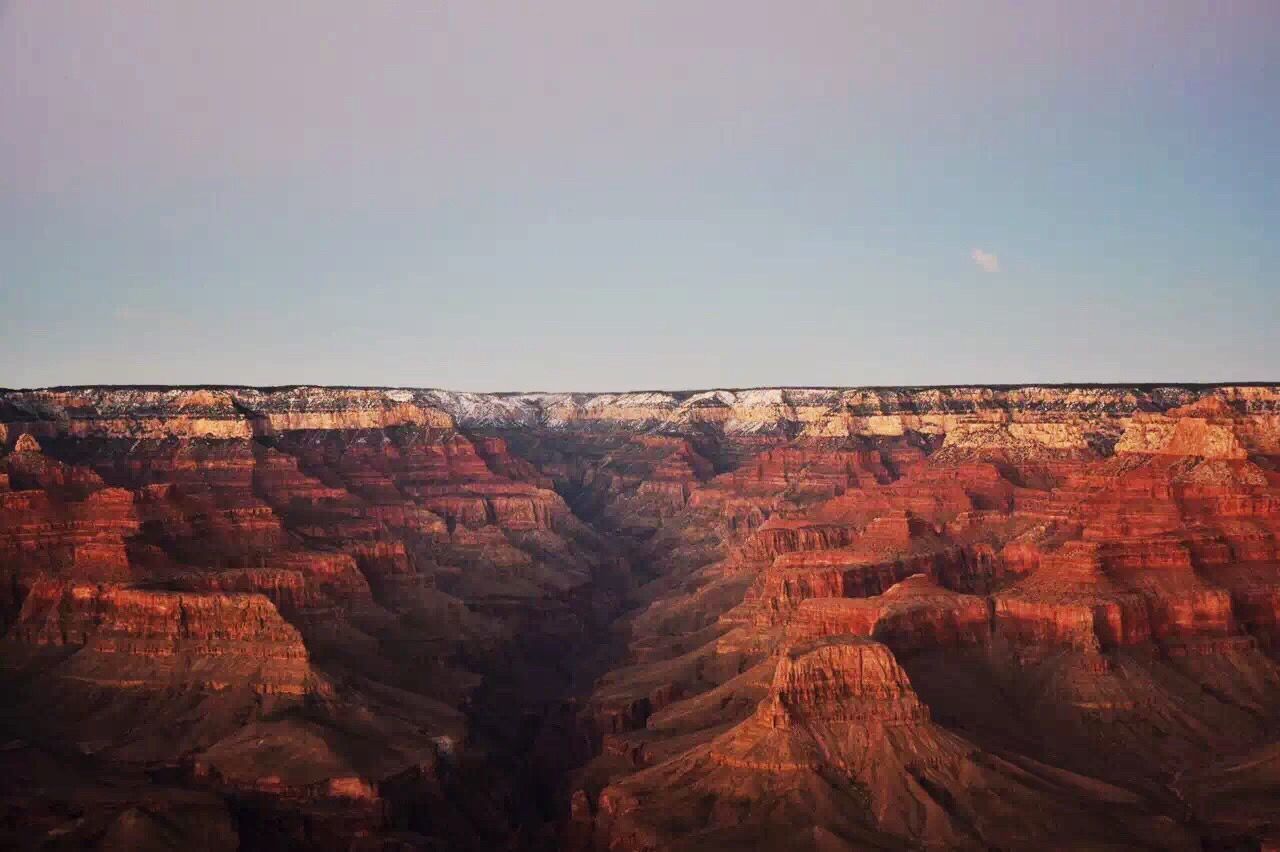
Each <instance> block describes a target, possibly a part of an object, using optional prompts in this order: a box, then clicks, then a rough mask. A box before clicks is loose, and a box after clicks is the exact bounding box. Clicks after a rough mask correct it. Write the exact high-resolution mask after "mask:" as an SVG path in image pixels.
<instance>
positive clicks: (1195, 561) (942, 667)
mask: <svg viewBox="0 0 1280 852" xmlns="http://www.w3.org/2000/svg"><path fill="white" fill-rule="evenodd" d="M0 635H2V637H3V638H2V639H0V690H3V691H4V693H5V694H6V695H9V696H10V699H9V700H8V701H6V702H4V703H3V705H2V706H0V726H2V727H3V729H4V731H3V734H4V736H3V738H2V740H3V743H4V745H3V746H2V747H0V762H2V763H3V764H4V766H5V767H7V771H8V773H9V775H10V777H11V780H6V781H4V782H0V801H3V803H4V807H5V814H6V819H5V821H4V823H3V825H2V826H0V845H4V846H6V847H9V846H13V847H26V846H37V847H38V846H40V845H42V844H44V845H49V844H52V843H55V842H62V841H58V838H65V839H66V840H65V843H64V845H70V846H76V847H89V848H95V847H96V848H125V847H134V848H140V847H143V846H148V845H159V846H164V845H166V844H168V845H169V846H173V845H188V846H191V845H194V846H197V847H198V846H200V845H201V843H204V845H205V846H206V847H208V848H231V847H234V846H235V845H237V844H238V845H240V846H241V847H243V848H251V849H252V848H279V847H290V846H292V847H299V846H316V847H322V846H323V847H333V848H342V849H346V848H385V847H387V846H388V845H394V844H399V848H428V849H430V848H453V849H492V848H507V849H547V848H570V849H580V850H586V849H608V850H617V851H618V852H623V850H641V849H653V850H658V849H662V850H666V849H686V850H697V849H706V850H710V849H738V848H760V849H781V848H787V849H790V848H812V849H822V850H829V849H858V848H902V847H903V846H916V847H920V846H923V847H929V848H974V849H978V848H1029V847H1043V846H1048V845H1053V844H1057V845H1060V846H1063V845H1065V846H1071V847H1075V848H1096V847H1102V846H1111V847H1121V848H1161V849H1179V848H1187V849H1195V848H1202V847H1208V848H1232V847H1243V848H1250V844H1253V847H1252V848H1257V846H1258V845H1259V844H1263V843H1267V842H1273V841H1274V839H1275V838H1276V836H1277V832H1280V823H1277V820H1276V814H1277V813H1280V798H1278V797H1277V795H1276V784H1275V779H1276V777H1277V776H1276V773H1275V771H1274V769H1275V764H1276V760H1275V755H1274V752H1275V749H1276V743H1277V741H1278V740H1280V387H1277V386H1269V385H1267V386H1264V385H1250V386H1159V387H1156V386H1140V387H1120V386H1071V387H1031V386H1028V387H989V388H982V387H958V388H917V389H911V388H876V389H821V388H819V389H755V390H711V391H699V392H680V393H666V392H642V393H618V394H597V395H590V394H469V393H455V392H450V391H440V390H415V389H372V388H324V387H290V388H246V387H207V388H146V387H132V388H123V387H121V388H92V387H76V388H53V389H44V390H26V391H16V390H15V391H0ZM4 774H5V772H0V775H4ZM24 779H25V780H24ZM202 837H203V838H206V839H205V840H204V841H201V840H200V839H199V838H202ZM361 844H363V846H362V845H361Z"/></svg>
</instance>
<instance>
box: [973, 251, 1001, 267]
mask: <svg viewBox="0 0 1280 852" xmlns="http://www.w3.org/2000/svg"><path fill="white" fill-rule="evenodd" d="M969 257H971V258H973V262H974V263H976V264H978V268H979V269H981V270H982V271H983V272H999V271H1000V258H999V257H997V256H996V255H994V254H992V253H991V252H986V251H983V250H982V249H980V248H976V249H974V250H973V252H972V253H970V255H969Z"/></svg>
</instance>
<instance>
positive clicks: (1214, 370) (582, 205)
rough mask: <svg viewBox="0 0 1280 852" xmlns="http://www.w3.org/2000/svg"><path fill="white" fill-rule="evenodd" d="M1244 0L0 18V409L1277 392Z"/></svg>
mask: <svg viewBox="0 0 1280 852" xmlns="http://www.w3.org/2000/svg"><path fill="white" fill-rule="evenodd" d="M1277 44H1280V4H1276V3H1273V2H1269V0H1252V1H1251V2H1250V0H1244V2H1233V3H1214V2H1191V0H1173V2H1162V3H1153V2H1137V0H1130V1H1129V2H1120V3H1104V2H1101V0H1094V1H1093V2H1082V3H1065V2H1047V0H1036V2H1012V0H1009V2H972V3H964V4H944V5H928V6H926V5H925V4H917V3H902V4H896V3H883V2H856V1H855V0H806V2H803V3H799V4H790V5H786V6H782V5H779V4H776V3H770V2H765V0H738V1H737V2H730V0H690V1H689V2H645V3H636V4H600V3H590V2H586V0H548V2H545V3H539V4H508V3H501V2H497V0H469V2H465V3H462V2H446V1H445V0H436V2H421V3H405V2H391V0H373V2H369V3H366V4H355V5H353V4H350V3H338V2H336V0H311V2H279V3H271V4H257V3H250V2H248V0H229V1H228V2H222V3H214V4H211V3H201V2H196V0H174V2H168V3H163V4H147V3H142V2H139V0H120V2H113V3H100V2H92V0H7V2H6V0H0V386H7V387H24V386H25V387H31V386H44V385H70V384H94V383H99V384H244V385H285V384H329V385H362V386H415V387H443V388H453V389H461V390H473V391H486V390H506V391H512V390H547V391H570V390H572V391H584V392H585V391H610V390H626V389H641V388H667V389H689V388H712V387H761V386H770V385H784V386H846V385H878V386H884V385H945V384H988V383H990V384H1017V383H1043V384H1048V383H1061V382H1069V383H1088V382H1134V383H1137V382H1179V381H1181V382H1213V381H1267V380H1280V358H1277V357H1276V354H1275V353H1276V347H1275V345H1274V342H1273V339H1272V338H1273V335H1274V331H1273V325H1274V322H1275V318H1276V317H1277V316H1280V284H1278V283H1277V280H1276V270H1277V265H1278V263H1280V241H1278V240H1277V239H1276V237H1275V235H1276V234H1277V233H1280V122H1277V121H1276V120H1275V109H1274V104H1276V103H1280V51H1277V50H1276V49H1275V46H1276V45H1277Z"/></svg>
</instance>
